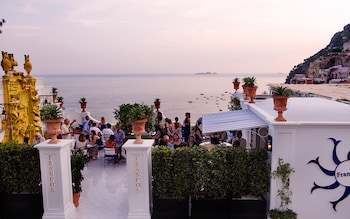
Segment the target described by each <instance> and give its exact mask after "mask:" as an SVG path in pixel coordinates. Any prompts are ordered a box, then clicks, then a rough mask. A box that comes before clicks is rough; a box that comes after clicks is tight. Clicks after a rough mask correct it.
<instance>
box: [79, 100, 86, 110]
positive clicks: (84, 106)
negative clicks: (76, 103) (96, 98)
mask: <svg viewBox="0 0 350 219" xmlns="http://www.w3.org/2000/svg"><path fill="white" fill-rule="evenodd" d="M86 104H87V102H83V103H80V107H81V109H82V111H81V112H85V109H86Z"/></svg>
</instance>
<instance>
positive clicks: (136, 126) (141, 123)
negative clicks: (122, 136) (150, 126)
mask: <svg viewBox="0 0 350 219" xmlns="http://www.w3.org/2000/svg"><path fill="white" fill-rule="evenodd" d="M146 122H147V119H143V120H135V121H133V122H132V132H133V133H134V134H135V137H136V140H135V141H134V144H142V143H143V140H142V138H141V136H142V134H143V133H144V132H145V125H146Z"/></svg>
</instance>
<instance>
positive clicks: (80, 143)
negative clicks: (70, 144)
mask: <svg viewBox="0 0 350 219" xmlns="http://www.w3.org/2000/svg"><path fill="white" fill-rule="evenodd" d="M87 144H88V141H86V136H85V135H84V134H80V135H79V138H78V140H77V141H75V145H74V149H75V150H77V149H86V148H87Z"/></svg>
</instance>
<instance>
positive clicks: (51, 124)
mask: <svg viewBox="0 0 350 219" xmlns="http://www.w3.org/2000/svg"><path fill="white" fill-rule="evenodd" d="M45 122H46V129H47V133H49V134H50V135H51V141H49V142H48V143H49V144H56V143H58V139H57V135H58V134H60V133H61V122H62V118H57V119H52V120H51V119H46V120H45Z"/></svg>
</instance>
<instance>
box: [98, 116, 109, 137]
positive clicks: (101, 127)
mask: <svg viewBox="0 0 350 219" xmlns="http://www.w3.org/2000/svg"><path fill="white" fill-rule="evenodd" d="M106 127H107V123H106V119H105V117H103V116H102V117H101V121H100V124H99V125H98V128H99V129H100V130H101V131H103V129H105V128H106ZM107 139H108V138H105V140H106V141H107Z"/></svg>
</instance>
